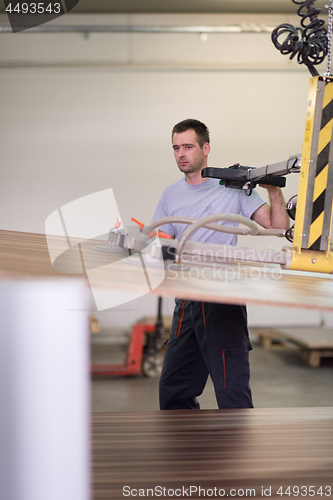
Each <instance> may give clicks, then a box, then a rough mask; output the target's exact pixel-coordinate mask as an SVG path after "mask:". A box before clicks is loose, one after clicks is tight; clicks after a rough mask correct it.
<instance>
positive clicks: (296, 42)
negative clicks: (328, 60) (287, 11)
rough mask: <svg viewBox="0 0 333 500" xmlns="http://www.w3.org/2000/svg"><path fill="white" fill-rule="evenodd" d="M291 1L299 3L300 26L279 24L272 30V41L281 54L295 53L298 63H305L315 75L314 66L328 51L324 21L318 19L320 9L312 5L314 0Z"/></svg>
mask: <svg viewBox="0 0 333 500" xmlns="http://www.w3.org/2000/svg"><path fill="white" fill-rule="evenodd" d="M292 1H293V3H294V4H296V5H299V7H298V10H297V14H298V15H299V16H300V17H301V18H302V19H301V27H298V28H296V27H295V26H293V25H291V24H288V23H284V24H280V25H279V26H278V27H277V28H275V29H274V30H273V32H272V42H273V44H274V45H275V47H276V48H277V49H278V50H279V51H280V52H281V54H284V55H286V54H287V55H288V54H290V59H293V58H294V57H295V56H296V55H297V62H298V64H305V65H306V66H307V67H308V68H309V71H310V73H311V74H312V76H317V75H318V71H317V70H316V69H315V68H314V66H315V65H317V64H320V63H322V62H323V61H324V59H325V57H326V55H327V51H328V40H327V30H326V28H325V27H324V24H325V21H324V20H323V19H318V14H320V12H321V9H318V8H315V7H314V3H315V1H316V0H304V1H300V0H292ZM305 9H306V10H305Z"/></svg>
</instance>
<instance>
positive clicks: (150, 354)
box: [91, 297, 164, 377]
mask: <svg viewBox="0 0 333 500" xmlns="http://www.w3.org/2000/svg"><path fill="white" fill-rule="evenodd" d="M163 335H164V328H163V321H162V298H161V297H159V298H158V311H157V320H156V323H155V324H152V323H150V324H148V323H136V324H135V325H134V326H133V330H132V335H131V339H130V342H129V344H128V349H127V352H126V358H125V362H124V363H123V364H121V363H119V364H110V365H105V364H103V365H92V366H91V375H92V376H93V377H109V376H134V375H141V374H143V375H144V376H146V377H156V376H158V375H160V373H161V370H162V356H161V353H160V351H161V350H162V347H163V343H162V340H163Z"/></svg>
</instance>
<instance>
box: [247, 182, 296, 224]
mask: <svg viewBox="0 0 333 500" xmlns="http://www.w3.org/2000/svg"><path fill="white" fill-rule="evenodd" d="M261 186H262V187H265V188H266V189H267V191H268V194H269V200H270V205H267V203H265V205H262V206H261V207H259V208H258V209H257V210H256V211H255V212H254V213H253V215H252V219H253V220H255V221H256V222H257V223H258V224H260V225H261V226H263V227H265V228H266V229H289V227H290V221H289V217H288V214H287V211H286V202H285V200H284V197H283V194H282V191H281V189H280V188H279V187H277V186H267V185H263V184H262V185H261Z"/></svg>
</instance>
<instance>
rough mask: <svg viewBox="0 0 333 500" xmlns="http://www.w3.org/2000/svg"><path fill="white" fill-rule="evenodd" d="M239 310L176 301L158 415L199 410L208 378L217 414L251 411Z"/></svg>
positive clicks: (247, 345) (246, 339)
mask: <svg viewBox="0 0 333 500" xmlns="http://www.w3.org/2000/svg"><path fill="white" fill-rule="evenodd" d="M251 349H252V348H251V345H250V341H249V336H248V330H247V316H246V308H245V306H236V305H230V304H213V303H207V302H193V301H185V300H180V299H176V307H175V311H174V316H173V320H172V326H171V330H170V336H169V339H168V342H167V346H166V351H165V357H164V362H163V370H162V374H161V379H160V408H161V410H180V409H199V408H200V406H199V402H198V400H197V396H200V394H201V393H202V391H203V390H204V387H205V385H206V382H207V378H208V375H210V376H211V378H212V381H213V384H214V389H215V395H216V399H217V403H218V407H219V408H253V404H252V396H251V389H250V386H249V379H250V368H249V350H251Z"/></svg>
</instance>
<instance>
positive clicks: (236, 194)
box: [152, 177, 265, 245]
mask: <svg viewBox="0 0 333 500" xmlns="http://www.w3.org/2000/svg"><path fill="white" fill-rule="evenodd" d="M264 203H265V201H264V200H263V199H262V198H261V197H260V195H259V194H258V193H257V192H256V191H253V192H252V194H251V196H247V195H246V194H245V192H244V190H243V189H232V188H226V187H225V186H221V185H220V184H219V180H218V179H207V180H206V181H205V182H203V183H201V184H196V185H191V184H188V183H187V182H186V181H185V177H183V178H182V179H180V180H179V181H177V182H175V183H173V184H171V185H170V186H168V187H167V188H166V189H165V190H164V191H163V193H162V196H161V199H160V201H159V203H158V205H157V208H156V210H155V213H154V216H153V218H152V222H153V221H155V220H157V219H161V218H163V217H168V216H171V215H174V216H175V215H178V216H179V215H182V216H185V217H193V218H194V219H201V218H202V217H206V216H207V215H212V214H223V213H229V214H239V215H243V216H244V217H247V218H248V219H250V218H251V216H252V214H253V213H254V212H255V211H256V210H257V208H259V207H260V206H261V205H263V204H264ZM219 224H224V225H228V226H233V227H237V226H238V224H237V223H235V222H224V221H221V222H219ZM187 227H188V225H187V224H164V225H163V226H161V229H162V231H165V232H166V233H169V234H171V235H173V236H175V237H176V238H177V239H179V238H180V236H181V234H182V233H183V232H184V231H185V229H186V228H187ZM190 240H192V241H201V242H209V243H218V244H220V245H236V243H237V236H236V235H233V234H228V233H220V232H217V231H212V230H210V229H205V228H200V229H199V230H198V231H196V232H195V233H194V234H193V235H192V236H191V237H190Z"/></svg>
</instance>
